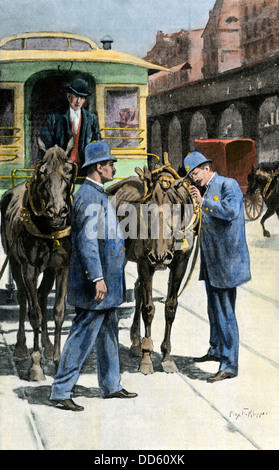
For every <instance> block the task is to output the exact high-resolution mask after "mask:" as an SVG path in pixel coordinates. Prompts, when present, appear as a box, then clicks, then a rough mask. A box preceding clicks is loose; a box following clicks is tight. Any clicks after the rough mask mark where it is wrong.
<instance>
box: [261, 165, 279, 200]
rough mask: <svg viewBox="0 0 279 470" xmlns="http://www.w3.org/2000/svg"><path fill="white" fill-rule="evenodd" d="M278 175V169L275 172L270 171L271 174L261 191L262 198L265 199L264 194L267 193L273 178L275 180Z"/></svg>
mask: <svg viewBox="0 0 279 470" xmlns="http://www.w3.org/2000/svg"><path fill="white" fill-rule="evenodd" d="M278 175H279V169H278V170H275V171H272V172H271V174H270V175H269V177H268V180H267V183H266V185H265V187H264V189H263V198H265V197H266V193H267V191H268V190H269V188H270V185H271V183H272V181H273V180H274V178H276V177H277V176H278Z"/></svg>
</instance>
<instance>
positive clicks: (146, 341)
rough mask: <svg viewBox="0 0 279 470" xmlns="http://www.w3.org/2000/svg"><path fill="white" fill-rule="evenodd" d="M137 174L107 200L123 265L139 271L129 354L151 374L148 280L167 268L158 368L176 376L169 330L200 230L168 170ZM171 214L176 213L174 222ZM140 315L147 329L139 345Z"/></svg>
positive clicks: (116, 186)
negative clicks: (121, 243) (120, 238)
mask: <svg viewBox="0 0 279 470" xmlns="http://www.w3.org/2000/svg"><path fill="white" fill-rule="evenodd" d="M136 171H137V173H138V174H139V177H136V176H135V177H130V178H127V179H125V180H124V181H122V182H119V183H116V184H114V185H112V186H111V187H110V188H109V189H108V191H107V192H108V194H109V195H110V196H115V197H116V211H117V216H118V218H119V220H120V224H121V225H122V229H123V231H124V238H126V239H125V248H126V261H133V262H136V263H137V269H138V279H137V282H136V284H135V300H136V306H135V315H134V319H133V324H132V326H131V332H130V336H131V341H132V345H131V352H132V353H133V354H134V355H138V356H141V357H142V361H141V365H140V371H141V372H142V373H144V374H150V373H153V371H154V370H153V365H152V361H151V357H150V354H151V351H152V350H153V342H152V338H151V325H152V320H153V317H154V313H155V308H154V303H153V300H152V280H153V275H154V273H155V271H156V270H158V269H165V268H169V280H168V292H167V298H166V302H165V335H164V340H163V342H162V344H161V351H162V354H163V357H162V366H163V369H164V371H166V372H176V371H177V368H176V365H175V363H174V361H173V360H172V358H171V356H170V352H171V342H170V338H171V328H172V324H173V321H174V319H175V314H176V310H177V304H178V295H179V288H180V286H181V284H182V280H183V278H184V275H185V272H186V268H187V264H188V261H189V257H190V255H191V252H192V250H193V233H194V232H193V231H194V230H198V226H199V221H200V211H199V208H198V206H197V205H196V204H194V201H193V199H192V198H191V196H190V194H189V192H188V189H187V184H186V182H185V181H184V180H183V179H180V177H179V176H178V174H177V173H176V172H175V170H173V169H172V168H171V167H170V165H169V164H166V165H162V167H159V168H157V169H155V170H153V171H152V172H150V171H149V170H147V168H145V169H144V171H141V170H139V169H136ZM131 205H132V207H133V210H134V214H136V217H135V220H134V223H133V222H132V220H133V218H130V219H129V217H127V213H130V214H131V213H133V211H131ZM151 209H153V211H152V210H151ZM174 209H175V210H178V212H179V215H178V218H177V220H176V222H175V214H174V212H175V210H174ZM193 209H194V212H193ZM150 210H151V212H150V214H151V215H150V217H149V218H147V217H144V214H146V213H148V212H149V211H150ZM180 211H181V212H180ZM178 212H177V214H178ZM125 216H126V220H129V221H130V227H128V228H129V236H127V237H125V230H126V229H127V224H126V226H125ZM152 222H153V223H155V224H156V222H157V223H158V225H157V234H155V236H153V235H152V233H151V232H152ZM131 224H132V227H131ZM164 229H165V233H164ZM126 231H127V230H126ZM155 231H156V230H155ZM166 232H168V233H167V235H166ZM131 235H132V236H131ZM141 314H142V319H143V322H144V325H145V334H144V338H143V340H142V342H141V337H140V318H141Z"/></svg>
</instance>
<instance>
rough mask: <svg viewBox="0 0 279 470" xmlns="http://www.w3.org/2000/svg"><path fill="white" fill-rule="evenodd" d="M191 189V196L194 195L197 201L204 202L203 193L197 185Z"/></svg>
mask: <svg viewBox="0 0 279 470" xmlns="http://www.w3.org/2000/svg"><path fill="white" fill-rule="evenodd" d="M189 191H190V194H191V196H192V197H194V198H195V199H196V201H197V202H199V203H201V202H202V196H201V193H200V191H199V190H198V188H197V187H196V186H190V188H189Z"/></svg>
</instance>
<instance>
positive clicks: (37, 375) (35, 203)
mask: <svg viewBox="0 0 279 470" xmlns="http://www.w3.org/2000/svg"><path fill="white" fill-rule="evenodd" d="M39 144H40V146H41V149H42V150H43V151H44V152H45V155H44V158H43V159H42V160H41V161H40V162H39V163H38V165H37V167H36V170H35V172H34V176H33V177H32V178H31V179H30V180H29V182H28V183H26V185H24V184H21V185H19V186H17V187H15V188H12V189H10V190H9V191H7V192H6V193H5V194H4V195H3V197H2V199H1V238H2V244H3V247H4V250H5V253H6V254H8V256H9V261H10V266H11V271H12V276H13V278H14V280H15V282H16V285H17V295H18V302H19V307H20V318H19V329H18V333H17V343H16V346H15V351H14V354H15V356H16V357H19V358H23V357H25V356H26V354H27V347H26V338H25V328H24V323H25V316H26V306H27V302H28V307H29V311H28V313H29V321H30V324H31V326H32V329H33V332H34V348H33V352H32V355H31V356H32V360H33V365H32V367H31V369H30V380H37V381H39V380H43V379H44V378H45V377H44V373H43V370H42V368H41V365H40V348H39V332H40V331H41V333H42V334H41V343H42V346H43V347H44V348H45V356H46V357H48V358H52V359H54V361H56V362H58V361H59V358H60V338H61V329H62V324H63V320H64V310H65V295H66V287H67V279H68V266H69V256H70V236H69V235H70V217H71V205H72V191H73V187H74V180H75V177H76V166H75V164H73V163H72V162H70V161H69V160H68V156H69V152H70V151H71V149H72V148H73V141H72V140H71V141H70V142H69V144H68V147H67V150H66V151H64V150H62V149H61V148H60V147H57V146H55V147H53V148H50V149H48V150H46V149H45V147H44V146H43V144H42V142H39ZM42 273H43V277H42V280H41V283H40V286H39V288H37V283H38V278H39V276H40V275H41V274H42ZM54 281H55V305H54V320H55V339H54V346H53V345H52V343H51V341H50V339H49V336H48V330H47V298H48V294H49V292H50V290H51V289H52V286H53V284H54Z"/></svg>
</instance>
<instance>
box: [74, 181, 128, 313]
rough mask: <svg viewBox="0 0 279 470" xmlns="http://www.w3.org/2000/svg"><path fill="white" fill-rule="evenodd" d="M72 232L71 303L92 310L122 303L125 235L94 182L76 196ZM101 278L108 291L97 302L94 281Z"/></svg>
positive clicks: (88, 183)
mask: <svg viewBox="0 0 279 470" xmlns="http://www.w3.org/2000/svg"><path fill="white" fill-rule="evenodd" d="M97 228H98V232H97ZM71 233H72V253H71V259H70V272H69V279H68V292H67V300H68V302H69V303H70V304H71V305H74V306H75V307H80V308H84V309H89V310H103V309H109V308H113V307H117V306H118V305H120V304H121V303H123V301H124V293H125V277H124V267H125V251H124V238H123V234H122V232H121V229H120V225H119V222H118V221H117V219H116V214H115V210H114V207H113V205H112V204H110V202H109V199H108V197H107V195H106V194H105V191H104V189H103V188H102V187H101V186H99V185H97V184H95V183H94V182H93V181H91V180H88V179H86V180H85V182H84V183H83V185H82V186H81V187H80V189H79V190H78V191H77V193H76V194H75V196H74V203H73V212H72V222H71ZM101 277H103V278H104V281H105V283H106V286H107V290H108V292H107V295H106V297H105V299H104V300H103V301H102V302H100V303H97V302H95V301H94V297H95V294H96V292H95V282H94V281H95V280H96V279H98V278H101Z"/></svg>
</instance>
